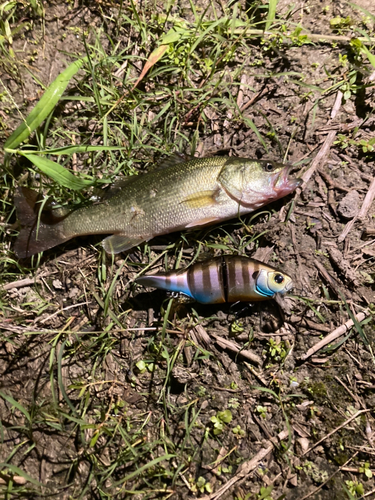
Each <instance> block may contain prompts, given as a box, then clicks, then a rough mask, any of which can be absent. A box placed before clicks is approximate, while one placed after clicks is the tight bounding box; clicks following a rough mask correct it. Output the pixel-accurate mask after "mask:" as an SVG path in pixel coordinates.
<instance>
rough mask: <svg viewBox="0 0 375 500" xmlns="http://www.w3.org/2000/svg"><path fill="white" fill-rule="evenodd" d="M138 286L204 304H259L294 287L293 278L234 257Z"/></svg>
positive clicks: (144, 278)
mask: <svg viewBox="0 0 375 500" xmlns="http://www.w3.org/2000/svg"><path fill="white" fill-rule="evenodd" d="M136 283H139V284H141V285H143V286H150V287H153V288H160V289H162V290H168V291H170V292H178V293H182V294H184V295H187V296H188V297H190V298H191V299H193V300H196V301H197V302H200V303H201V304H221V303H223V302H238V301H241V302H258V301H261V300H267V299H271V298H272V297H274V296H275V294H276V293H280V294H285V293H287V292H289V291H290V290H291V289H292V287H293V281H292V278H291V277H290V276H288V275H287V274H285V273H283V272H282V271H279V270H277V269H275V268H274V267H271V266H268V265H267V264H264V263H263V262H259V261H258V260H255V259H249V258H247V257H230V256H223V257H216V258H214V259H210V260H207V261H204V262H200V263H197V264H193V265H192V266H190V267H189V268H188V269H181V270H178V271H170V272H167V273H160V274H154V275H148V276H141V277H140V278H138V279H137V280H136Z"/></svg>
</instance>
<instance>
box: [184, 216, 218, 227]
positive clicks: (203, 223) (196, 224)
mask: <svg viewBox="0 0 375 500" xmlns="http://www.w3.org/2000/svg"><path fill="white" fill-rule="evenodd" d="M220 220H222V219H221V218H220V217H203V218H202V219H199V220H195V221H194V222H190V224H187V225H186V226H185V229H191V228H194V227H200V226H208V225H209V224H214V223H215V222H218V221H220Z"/></svg>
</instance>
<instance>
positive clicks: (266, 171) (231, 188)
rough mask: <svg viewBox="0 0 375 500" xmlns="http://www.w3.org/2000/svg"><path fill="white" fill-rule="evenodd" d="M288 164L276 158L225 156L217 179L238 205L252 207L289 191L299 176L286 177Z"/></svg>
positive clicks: (284, 194)
mask: <svg viewBox="0 0 375 500" xmlns="http://www.w3.org/2000/svg"><path fill="white" fill-rule="evenodd" d="M290 170H291V166H290V165H284V164H283V163H278V162H276V161H268V160H251V159H246V158H229V160H228V161H227V163H226V164H225V165H224V167H223V169H222V170H221V172H220V175H219V177H218V181H219V182H220V184H221V185H222V187H223V189H224V190H225V191H226V193H227V194H228V195H229V196H230V197H231V198H233V199H235V200H237V201H238V202H239V203H240V204H241V205H245V206H247V207H249V208H252V209H254V210H255V209H256V208H259V207H261V206H263V205H265V204H266V203H270V202H271V201H274V200H277V199H279V198H282V197H283V196H286V195H288V194H289V193H292V192H293V191H294V190H295V189H296V188H297V187H298V186H299V185H300V184H301V183H302V180H301V179H297V178H291V177H290V176H289V174H290Z"/></svg>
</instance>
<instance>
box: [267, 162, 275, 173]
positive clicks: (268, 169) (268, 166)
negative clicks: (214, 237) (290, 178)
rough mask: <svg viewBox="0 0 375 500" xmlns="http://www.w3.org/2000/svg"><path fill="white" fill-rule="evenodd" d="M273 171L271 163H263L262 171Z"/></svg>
mask: <svg viewBox="0 0 375 500" xmlns="http://www.w3.org/2000/svg"><path fill="white" fill-rule="evenodd" d="M274 169H275V167H274V165H273V163H265V164H264V170H265V171H266V172H273V171H274Z"/></svg>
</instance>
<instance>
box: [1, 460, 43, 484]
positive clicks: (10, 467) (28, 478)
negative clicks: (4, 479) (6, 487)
mask: <svg viewBox="0 0 375 500" xmlns="http://www.w3.org/2000/svg"><path fill="white" fill-rule="evenodd" d="M3 469H8V470H10V471H11V472H12V473H13V474H16V475H17V476H21V477H23V478H24V479H26V481H29V482H30V483H33V484H35V485H37V486H42V484H41V483H40V482H39V481H37V480H36V479H34V478H33V477H31V476H29V474H26V472H24V471H23V470H21V469H20V468H19V467H17V466H16V465H13V464H6V463H0V470H3ZM3 473H4V471H3Z"/></svg>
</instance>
